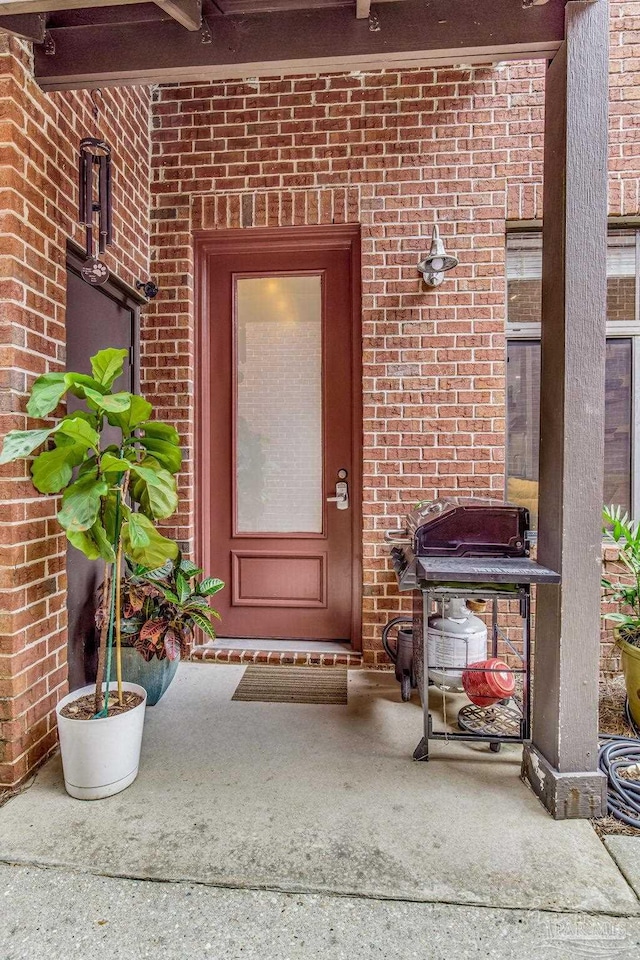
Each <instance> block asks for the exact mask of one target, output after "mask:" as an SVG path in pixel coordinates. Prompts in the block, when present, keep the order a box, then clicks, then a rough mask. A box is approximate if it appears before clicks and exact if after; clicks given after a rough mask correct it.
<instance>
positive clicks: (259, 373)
mask: <svg viewBox="0 0 640 960" xmlns="http://www.w3.org/2000/svg"><path fill="white" fill-rule="evenodd" d="M235 294H236V323H235V336H236V364H237V369H236V529H237V532H238V533H322V505H323V499H322V277H321V275H320V274H315V275H309V274H307V275H304V276H280V277H278V276H267V277H239V278H237V279H236V290H235Z"/></svg>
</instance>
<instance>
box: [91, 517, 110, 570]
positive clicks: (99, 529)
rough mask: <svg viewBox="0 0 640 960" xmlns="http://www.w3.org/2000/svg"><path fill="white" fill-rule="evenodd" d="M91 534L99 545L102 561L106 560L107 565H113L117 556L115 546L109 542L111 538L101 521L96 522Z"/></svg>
mask: <svg viewBox="0 0 640 960" xmlns="http://www.w3.org/2000/svg"><path fill="white" fill-rule="evenodd" d="M90 533H91V536H92V537H93V539H94V540H95V542H96V543H97V545H98V548H99V550H100V556H101V557H102V559H103V560H106V561H107V563H113V562H114V560H115V559H116V554H115V551H114V549H113V546H112V545H111V543H110V542H109V538H108V537H107V531H106V530H105V529H104V527H103V526H102V524H101V522H100V521H99V520H96V522H95V523H94V525H93V526H92V527H91V530H90Z"/></svg>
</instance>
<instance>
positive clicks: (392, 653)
mask: <svg viewBox="0 0 640 960" xmlns="http://www.w3.org/2000/svg"><path fill="white" fill-rule="evenodd" d="M401 623H406V624H408V625H409V626H412V624H413V620H411V619H410V618H409V617H394V618H393V620H389V623H387V625H386V626H385V628H384V630H383V631H382V646H383V647H384V651H385V653H386V655H387V656H388V657H389V659H390V660H391V662H392V663H395V662H396V660H397V659H398V643H397V641H396V646H395V647H393V646H392V645H391V643H390V641H389V634H390V632H391V630H392V629H393V627H397V626H399V624H401Z"/></svg>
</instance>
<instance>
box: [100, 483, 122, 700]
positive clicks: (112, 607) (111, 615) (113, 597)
mask: <svg viewBox="0 0 640 960" xmlns="http://www.w3.org/2000/svg"><path fill="white" fill-rule="evenodd" d="M121 497H122V488H121V487H118V492H117V493H116V516H115V523H114V530H115V534H114V537H113V549H114V552H115V554H116V559H115V561H114V563H113V578H114V582H113V583H112V584H111V597H110V604H109V633H108V635H107V669H106V674H107V680H106V683H105V686H104V701H103V706H102V710H100V716H101V717H106V716H107V715H108V709H109V688H110V684H111V663H112V656H113V628H114V625H115V616H116V591H117V589H118V553H119V551H120V501H121Z"/></svg>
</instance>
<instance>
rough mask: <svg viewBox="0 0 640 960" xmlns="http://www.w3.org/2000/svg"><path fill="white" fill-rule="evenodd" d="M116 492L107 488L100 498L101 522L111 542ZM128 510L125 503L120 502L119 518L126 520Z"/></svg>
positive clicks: (112, 539) (114, 519)
mask: <svg viewBox="0 0 640 960" xmlns="http://www.w3.org/2000/svg"><path fill="white" fill-rule="evenodd" d="M117 503H118V494H117V493H116V491H115V490H113V489H112V490H109V493H108V494H107V496H106V497H103V499H102V524H103V526H104V528H105V530H106V531H107V538H108V540H109V541H110V542H111V543H113V541H114V539H115V536H116V514H117V512H118V511H117ZM129 513H130V510H129V507H128V506H127V505H126V503H121V504H120V519H121V520H122V519H124V520H126V519H127V517H128V516H129Z"/></svg>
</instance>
